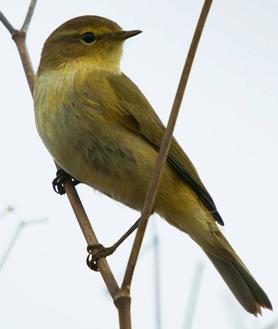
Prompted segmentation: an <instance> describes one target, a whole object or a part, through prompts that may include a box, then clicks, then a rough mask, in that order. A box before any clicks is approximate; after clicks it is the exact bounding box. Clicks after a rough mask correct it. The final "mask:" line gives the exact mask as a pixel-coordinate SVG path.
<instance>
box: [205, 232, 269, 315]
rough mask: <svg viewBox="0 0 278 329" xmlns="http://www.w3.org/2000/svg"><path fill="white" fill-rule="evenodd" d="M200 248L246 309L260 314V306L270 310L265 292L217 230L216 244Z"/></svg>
mask: <svg viewBox="0 0 278 329" xmlns="http://www.w3.org/2000/svg"><path fill="white" fill-rule="evenodd" d="M202 248H203V249H204V251H205V253H206V254H207V256H208V257H209V259H210V260H211V261H212V263H213V265H214V266H215V268H216V269H217V271H218V272H219V273H220V275H221V276H222V278H223V280H224V281H225V282H226V284H227V285H228V287H229V288H230V289H231V291H232V293H233V294H234V296H235V297H236V298H237V300H238V301H239V302H240V304H241V305H242V306H243V307H244V308H245V309H246V311H248V312H249V313H252V314H254V315H257V314H261V308H262V307H263V308H268V309H270V310H272V305H271V302H270V300H269V298H268V297H267V295H266V293H265V292H264V291H263V289H262V288H261V287H260V286H259V284H258V283H257V282H256V280H255V279H254V278H253V276H252V275H251V273H250V272H249V271H248V269H247V268H246V266H245V265H244V264H243V262H242V261H241V259H240V258H239V257H238V255H237V254H236V252H235V251H234V250H233V249H232V247H231V246H230V244H229V243H228V241H227V240H226V239H225V237H224V236H223V234H222V233H221V232H220V231H219V230H217V242H216V244H213V246H212V245H211V244H210V246H209V245H206V246H202Z"/></svg>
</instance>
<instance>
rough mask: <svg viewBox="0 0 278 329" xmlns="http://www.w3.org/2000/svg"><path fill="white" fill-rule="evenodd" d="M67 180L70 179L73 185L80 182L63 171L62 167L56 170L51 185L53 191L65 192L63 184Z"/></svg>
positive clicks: (61, 193)
mask: <svg viewBox="0 0 278 329" xmlns="http://www.w3.org/2000/svg"><path fill="white" fill-rule="evenodd" d="M67 180H71V182H72V184H73V185H74V186H75V185H77V184H79V183H80V182H79V181H78V180H77V179H75V178H74V177H72V176H71V175H70V174H68V173H67V172H65V171H64V170H63V169H61V168H59V169H58V170H57V172H56V177H55V178H54V179H53V181H52V186H53V189H54V191H55V192H56V193H58V194H60V195H63V194H65V188H64V184H65V182H66V181H67Z"/></svg>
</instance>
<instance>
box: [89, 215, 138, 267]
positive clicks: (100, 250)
mask: <svg viewBox="0 0 278 329" xmlns="http://www.w3.org/2000/svg"><path fill="white" fill-rule="evenodd" d="M139 221H140V218H139V219H138V220H137V221H136V222H135V223H134V224H133V225H132V226H131V227H130V228H129V229H128V230H127V231H126V232H125V234H124V235H123V236H121V237H120V239H119V240H118V241H116V242H115V243H114V244H113V245H112V246H111V247H108V248H105V247H104V246H103V245H102V244H100V243H97V244H92V245H89V246H88V247H87V251H88V253H89V255H88V256H87V260H86V261H87V265H88V266H89V268H90V269H91V270H93V271H98V270H99V269H98V264H97V262H98V260H99V259H100V258H102V257H107V256H109V255H112V254H113V252H114V251H115V250H116V249H117V248H118V247H119V246H120V245H121V244H122V243H123V242H124V241H125V240H126V238H128V237H129V236H130V234H131V233H132V232H134V231H135V230H136V229H137V227H138V224H139Z"/></svg>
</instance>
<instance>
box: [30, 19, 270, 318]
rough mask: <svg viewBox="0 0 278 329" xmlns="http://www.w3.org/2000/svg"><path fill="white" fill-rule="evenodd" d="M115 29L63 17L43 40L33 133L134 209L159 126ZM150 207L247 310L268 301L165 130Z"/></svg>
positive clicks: (79, 177) (83, 176) (64, 163)
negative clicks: (196, 249) (125, 67)
mask: <svg viewBox="0 0 278 329" xmlns="http://www.w3.org/2000/svg"><path fill="white" fill-rule="evenodd" d="M140 32H141V31H140V30H132V31H125V30H123V29H122V28H121V27H120V26H119V25H118V24H117V23H115V22H114V21H112V20H109V19H107V18H104V17H100V16H93V15H86V16H80V17H76V18H73V19H71V20H68V21H67V22H65V23H63V24H62V25H61V26H59V27H58V28H57V29H56V30H55V31H54V32H52V33H51V34H50V36H49V37H48V38H47V40H46V42H45V44H44V46H43V49H42V53H41V59H40V64H39V67H38V71H37V73H36V77H35V84H34V112H35V122H36V127H37V130H38V133H39V135H40V137H41V139H42V141H43V143H44V145H45V146H46V148H47V149H48V151H49V152H50V154H51V156H52V157H53V159H54V161H55V162H56V164H57V165H58V166H59V167H60V168H62V170H63V171H64V172H66V173H68V174H69V175H70V176H71V177H73V178H74V179H75V180H76V181H77V182H82V183H84V184H87V185H89V186H91V187H92V188H94V189H96V190H98V191H100V192H102V193H103V194H106V195H108V196H109V197H110V198H112V199H114V200H116V201H118V202H120V203H122V204H124V205H126V206H128V207H130V208H132V209H135V210H138V211H140V210H142V207H143V203H144V199H145V195H146V192H147V188H148V185H149V182H150V179H151V177H152V173H153V170H154V164H155V161H156V159H157V155H158V151H159V148H160V145H161V141H162V137H163V134H164V131H165V127H164V125H163V124H162V122H161V121H160V119H159V117H158V116H157V114H156V113H155V111H154V109H153V108H152V106H151V105H150V103H149V102H148V100H147V99H146V97H145V96H144V94H143V93H142V92H141V91H140V90H139V88H138V87H137V86H136V85H135V84H134V83H133V82H132V81H131V80H130V79H129V78H128V77H127V76H126V75H125V74H124V73H123V72H122V71H121V68H120V63H121V57H122V48H123V44H124V42H125V40H127V39H128V38H130V37H133V36H135V35H137V34H139V33H140ZM154 212H155V213H157V214H158V215H160V216H161V217H162V218H164V219H165V220H166V221H167V222H168V223H169V224H171V225H173V226H174V227H176V228H177V229H179V230H181V231H182V232H185V233H187V234H188V235H189V236H190V237H191V238H192V240H193V241H195V242H196V243H197V244H198V245H199V246H200V247H201V248H202V249H203V251H204V252H205V254H206V255H207V256H208V258H209V259H210V261H211V262H212V264H213V265H214V267H215V268H216V269H217V271H218V272H219V273H220V275H221V276H222V278H223V280H224V281H225V282H226V284H227V285H228V287H229V288H230V290H231V291H232V293H233V294H234V296H235V297H236V298H237V300H238V301H239V303H240V304H241V305H242V306H243V307H244V308H245V310H246V311H248V312H249V313H251V314H254V315H257V314H261V308H267V309H270V310H271V309H272V305H271V302H270V300H269V298H268V296H267V295H266V293H265V292H264V291H263V289H262V288H261V287H260V285H259V284H258V283H257V282H256V280H255V279H254V277H253V276H252V275H251V273H250V272H249V270H248V269H247V267H246V266H245V265H244V263H243V262H242V260H241V259H240V258H239V256H238V255H237V254H236V252H235V251H234V249H233V248H232V247H231V245H230V244H229V242H228V241H227V240H226V238H225V237H224V235H223V233H222V232H221V230H220V227H219V225H220V226H221V225H223V224H224V222H223V220H222V217H221V216H220V214H219V212H218V210H217V208H216V205H215V203H214V201H213V199H212V197H211V196H210V194H209V192H208V191H207V189H206V188H205V186H204V184H203V182H202V180H201V178H200V177H199V175H198V173H197V171H196V169H195V167H194V165H193V164H192V162H191V160H190V159H189V157H188V156H187V155H186V153H185V152H184V151H183V149H182V148H181V146H180V145H179V144H178V142H177V141H176V139H175V138H173V139H172V141H171V146H170V150H169V153H168V156H167V161H166V164H165V166H164V169H163V172H162V179H161V183H160V186H159V190H158V194H157V197H156V201H155V204H154Z"/></svg>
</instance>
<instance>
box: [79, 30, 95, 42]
mask: <svg viewBox="0 0 278 329" xmlns="http://www.w3.org/2000/svg"><path fill="white" fill-rule="evenodd" d="M81 40H82V41H83V42H85V43H88V44H90V43H93V42H95V41H96V36H95V35H94V33H92V32H86V33H84V34H82V35H81Z"/></svg>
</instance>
